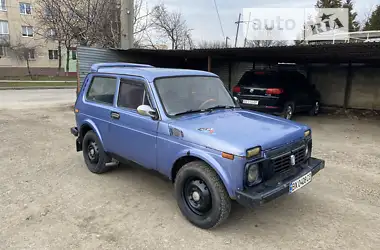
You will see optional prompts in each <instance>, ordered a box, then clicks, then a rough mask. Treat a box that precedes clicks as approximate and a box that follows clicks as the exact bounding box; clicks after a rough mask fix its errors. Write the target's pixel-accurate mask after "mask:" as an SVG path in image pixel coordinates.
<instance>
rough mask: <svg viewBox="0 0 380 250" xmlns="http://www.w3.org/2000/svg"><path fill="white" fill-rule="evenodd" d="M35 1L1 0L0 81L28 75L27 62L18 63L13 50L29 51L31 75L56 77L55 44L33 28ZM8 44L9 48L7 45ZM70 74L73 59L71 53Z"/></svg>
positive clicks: (63, 68)
mask: <svg viewBox="0 0 380 250" xmlns="http://www.w3.org/2000/svg"><path fill="white" fill-rule="evenodd" d="M35 4H36V1H35V0H0V38H1V40H0V57H1V58H0V78H4V77H7V76H20V75H28V70H27V62H26V60H22V59H21V60H20V59H19V58H18V57H17V53H15V50H14V47H20V46H21V47H25V48H28V51H29V53H28V57H29V60H28V62H29V65H30V69H31V71H32V74H34V75H55V74H56V73H57V70H58V50H57V47H58V46H57V43H56V42H54V41H48V42H47V41H46V39H45V38H44V37H43V36H42V34H41V31H40V30H41V29H38V27H36V23H37V22H36V20H35V13H34V10H35V9H38V8H36V6H35ZM7 45H9V46H7ZM65 54H66V53H65V50H64V49H63V50H62V66H61V69H62V72H64V70H65V64H66V57H65ZM69 56H70V58H69V59H70V62H69V65H70V66H71V69H70V70H69V71H76V69H73V65H75V63H73V61H75V60H76V53H75V49H74V50H73V51H71V52H70V55H69Z"/></svg>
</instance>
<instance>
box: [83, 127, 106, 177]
mask: <svg viewBox="0 0 380 250" xmlns="http://www.w3.org/2000/svg"><path fill="white" fill-rule="evenodd" d="M83 158H84V161H85V162H86V165H87V168H88V169H89V170H90V171H91V172H92V173H96V174H102V173H105V172H107V171H108V170H110V168H111V165H110V164H108V163H109V162H111V161H112V159H111V158H110V157H109V156H108V155H107V154H106V153H105V152H104V149H103V145H102V143H101V142H100V140H99V138H98V136H97V135H96V134H95V133H94V132H93V131H88V132H87V133H86V134H85V136H84V138H83Z"/></svg>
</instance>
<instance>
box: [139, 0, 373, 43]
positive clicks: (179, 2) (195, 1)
mask: <svg viewBox="0 0 380 250" xmlns="http://www.w3.org/2000/svg"><path fill="white" fill-rule="evenodd" d="M146 1H147V3H148V6H153V5H155V4H157V3H160V2H161V3H164V4H165V5H166V6H167V7H168V9H170V10H176V11H180V12H181V13H182V14H183V16H184V18H185V19H186V22H187V24H188V26H189V28H191V29H193V31H192V37H193V39H194V40H196V41H201V40H219V41H225V37H226V36H228V37H229V38H230V40H229V41H228V42H229V44H233V43H234V41H235V36H236V28H237V26H236V24H235V22H236V21H237V20H238V17H239V13H243V8H313V7H314V5H315V3H316V0H215V1H216V3H217V6H218V9H219V14H220V19H221V23H222V27H223V32H222V28H221V26H220V24H219V20H218V15H217V13H216V10H215V5H214V0H146ZM354 3H355V10H356V11H357V12H358V20H359V21H361V20H363V19H364V18H365V17H366V16H367V15H368V13H370V10H371V9H373V8H374V6H375V5H376V4H380V0H356V1H354ZM223 33H224V36H223ZM239 33H240V36H239V37H238V44H242V42H243V40H244V34H243V33H244V32H243V31H242V30H240V31H239Z"/></svg>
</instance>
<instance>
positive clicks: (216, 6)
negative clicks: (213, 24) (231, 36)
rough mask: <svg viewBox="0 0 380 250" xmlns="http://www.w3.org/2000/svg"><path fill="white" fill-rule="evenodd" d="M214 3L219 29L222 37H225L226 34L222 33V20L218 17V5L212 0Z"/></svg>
mask: <svg viewBox="0 0 380 250" xmlns="http://www.w3.org/2000/svg"><path fill="white" fill-rule="evenodd" d="M214 5H215V10H216V14H217V15H218V19H219V25H220V29H221V30H222V35H223V37H226V36H225V35H224V30H223V24H222V20H221V19H220V15H219V10H218V5H217V4H216V0H214Z"/></svg>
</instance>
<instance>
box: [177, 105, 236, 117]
mask: <svg viewBox="0 0 380 250" xmlns="http://www.w3.org/2000/svg"><path fill="white" fill-rule="evenodd" d="M234 108H236V106H230V105H217V106H213V107H210V108H207V109H189V110H186V111H184V112H180V113H177V114H174V116H179V115H185V114H191V113H198V112H208V111H210V112H211V111H213V110H214V109H234Z"/></svg>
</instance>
